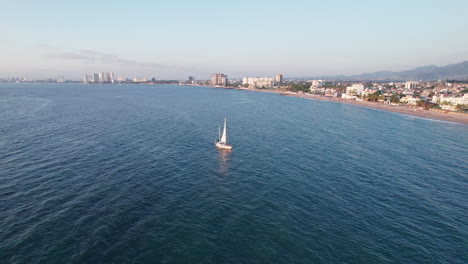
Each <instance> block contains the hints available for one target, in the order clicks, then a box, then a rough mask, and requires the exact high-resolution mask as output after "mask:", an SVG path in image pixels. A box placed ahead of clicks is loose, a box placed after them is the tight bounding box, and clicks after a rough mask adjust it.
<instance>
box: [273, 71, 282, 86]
mask: <svg viewBox="0 0 468 264" xmlns="http://www.w3.org/2000/svg"><path fill="white" fill-rule="evenodd" d="M275 82H276V83H277V84H281V83H283V74H281V73H278V74H276V75H275Z"/></svg>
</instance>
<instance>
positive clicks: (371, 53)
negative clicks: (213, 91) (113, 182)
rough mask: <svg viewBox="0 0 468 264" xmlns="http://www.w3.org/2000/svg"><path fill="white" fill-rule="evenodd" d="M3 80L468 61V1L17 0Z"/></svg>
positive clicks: (6, 33)
mask: <svg viewBox="0 0 468 264" xmlns="http://www.w3.org/2000/svg"><path fill="white" fill-rule="evenodd" d="M1 6H2V9H3V10H8V12H3V14H2V16H1V17H0V25H3V26H0V34H1V36H2V41H1V42H0V57H1V60H0V78H1V77H10V76H26V77H28V78H54V77H56V76H57V75H65V77H66V79H80V78H81V77H82V76H83V74H85V73H89V72H111V71H112V72H115V75H116V77H118V76H125V77H153V76H154V77H156V78H161V79H185V78H186V77H187V76H188V75H192V76H195V77H197V78H198V79H207V78H209V75H210V74H211V73H214V72H224V73H226V74H228V76H229V77H230V78H239V77H242V76H254V75H255V76H272V75H274V74H275V73H283V74H284V75H285V76H286V77H293V76H294V77H300V76H320V75H340V74H345V75H352V74H361V73H365V72H375V71H382V70H391V71H400V70H408V69H413V68H415V67H420V66H426V65H437V66H443V65H447V64H451V63H459V62H462V61H465V60H468V27H466V18H465V17H464V16H463V14H462V13H461V12H460V10H468V2H467V1H457V0H451V1H447V2H439V1H420V0H416V1H411V2H407V1H385V2H374V1H368V0H366V1H354V2H347V1H332V2H327V3H322V2H314V1H297V0H296V1H289V2H287V3H286V2H276V1H244V0H242V1H237V2H235V3H234V2H233V3H224V2H219V1H198V2H192V1H173V2H159V1H157V2H156V3H154V2H152V1H133V2H132V3H131V4H129V3H128V2H119V3H115V2H110V1H101V2H93V1H89V0H85V1H80V2H79V3H75V2H74V3H63V2H62V1H40V2H38V1H14V2H4V3H2V5H1Z"/></svg>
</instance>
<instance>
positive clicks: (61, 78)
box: [57, 75, 65, 83]
mask: <svg viewBox="0 0 468 264" xmlns="http://www.w3.org/2000/svg"><path fill="white" fill-rule="evenodd" d="M57 82H58V83H63V82H65V77H64V76H63V75H59V76H57Z"/></svg>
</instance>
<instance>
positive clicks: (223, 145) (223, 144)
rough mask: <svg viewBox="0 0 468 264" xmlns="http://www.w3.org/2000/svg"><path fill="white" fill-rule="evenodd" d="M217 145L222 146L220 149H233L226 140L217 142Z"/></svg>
mask: <svg viewBox="0 0 468 264" xmlns="http://www.w3.org/2000/svg"><path fill="white" fill-rule="evenodd" d="M215 146H216V147H217V148H220V149H232V146H231V145H228V144H226V143H224V142H221V141H218V142H215Z"/></svg>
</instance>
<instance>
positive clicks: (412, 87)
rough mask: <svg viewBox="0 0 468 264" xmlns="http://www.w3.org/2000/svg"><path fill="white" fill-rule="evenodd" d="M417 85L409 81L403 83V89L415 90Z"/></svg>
mask: <svg viewBox="0 0 468 264" xmlns="http://www.w3.org/2000/svg"><path fill="white" fill-rule="evenodd" d="M418 85H419V82H414V81H409V82H406V83H405V89H406V90H412V89H416V87H418Z"/></svg>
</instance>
